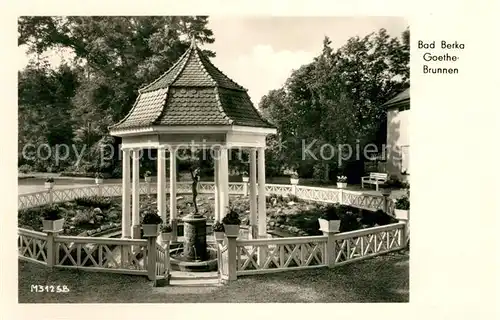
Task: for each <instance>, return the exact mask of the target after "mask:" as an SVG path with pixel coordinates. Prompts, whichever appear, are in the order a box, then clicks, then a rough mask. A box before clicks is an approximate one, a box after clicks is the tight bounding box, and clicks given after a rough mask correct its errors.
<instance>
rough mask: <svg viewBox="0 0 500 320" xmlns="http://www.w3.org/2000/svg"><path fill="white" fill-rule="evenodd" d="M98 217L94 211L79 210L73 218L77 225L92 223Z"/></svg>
mask: <svg viewBox="0 0 500 320" xmlns="http://www.w3.org/2000/svg"><path fill="white" fill-rule="evenodd" d="M95 218H96V215H95V213H94V211H89V210H85V211H79V212H77V214H76V215H75V217H74V218H73V223H74V224H75V225H77V226H79V225H82V224H90V223H91V222H92V220H93V219H95Z"/></svg>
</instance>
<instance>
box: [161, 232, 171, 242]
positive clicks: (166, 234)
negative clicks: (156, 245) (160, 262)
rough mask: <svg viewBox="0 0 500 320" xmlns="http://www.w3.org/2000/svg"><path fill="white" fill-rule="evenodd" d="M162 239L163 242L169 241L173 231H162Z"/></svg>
mask: <svg viewBox="0 0 500 320" xmlns="http://www.w3.org/2000/svg"><path fill="white" fill-rule="evenodd" d="M161 240H162V241H163V242H169V241H170V240H172V232H162V233H161Z"/></svg>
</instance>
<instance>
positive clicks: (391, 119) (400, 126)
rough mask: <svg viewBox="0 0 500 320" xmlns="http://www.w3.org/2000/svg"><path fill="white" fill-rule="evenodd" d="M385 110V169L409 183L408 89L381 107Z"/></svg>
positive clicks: (391, 174)
mask: <svg viewBox="0 0 500 320" xmlns="http://www.w3.org/2000/svg"><path fill="white" fill-rule="evenodd" d="M383 106H384V107H386V108H387V146H388V150H387V156H386V160H387V161H386V166H385V169H386V171H387V173H388V174H389V175H390V176H395V177H397V178H398V179H399V180H401V181H409V178H410V177H409V175H410V157H409V155H410V140H409V127H410V123H409V118H410V88H408V89H406V90H405V91H403V92H401V93H399V94H398V95H396V96H395V97H394V98H392V99H390V100H389V101H387V102H386V103H384V105H383Z"/></svg>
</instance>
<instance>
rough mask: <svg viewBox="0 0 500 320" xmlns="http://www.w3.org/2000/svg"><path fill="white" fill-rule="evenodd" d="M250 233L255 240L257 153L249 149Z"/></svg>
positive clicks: (256, 234)
mask: <svg viewBox="0 0 500 320" xmlns="http://www.w3.org/2000/svg"><path fill="white" fill-rule="evenodd" d="M249 175H250V194H249V197H250V232H249V236H251V238H252V239H257V236H258V229H257V152H256V150H255V148H251V149H250V172H249Z"/></svg>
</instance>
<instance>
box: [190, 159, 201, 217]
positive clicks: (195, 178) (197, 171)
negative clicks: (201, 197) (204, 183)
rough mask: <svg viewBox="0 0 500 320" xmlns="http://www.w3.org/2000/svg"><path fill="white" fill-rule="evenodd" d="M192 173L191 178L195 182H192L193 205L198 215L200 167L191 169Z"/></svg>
mask: <svg viewBox="0 0 500 320" xmlns="http://www.w3.org/2000/svg"><path fill="white" fill-rule="evenodd" d="M189 172H190V173H191V179H193V183H192V184H191V190H192V192H193V206H194V214H195V215H198V204H197V203H196V198H197V197H198V182H199V181H200V168H196V169H194V170H193V169H192V168H190V169H189Z"/></svg>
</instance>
